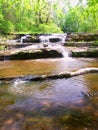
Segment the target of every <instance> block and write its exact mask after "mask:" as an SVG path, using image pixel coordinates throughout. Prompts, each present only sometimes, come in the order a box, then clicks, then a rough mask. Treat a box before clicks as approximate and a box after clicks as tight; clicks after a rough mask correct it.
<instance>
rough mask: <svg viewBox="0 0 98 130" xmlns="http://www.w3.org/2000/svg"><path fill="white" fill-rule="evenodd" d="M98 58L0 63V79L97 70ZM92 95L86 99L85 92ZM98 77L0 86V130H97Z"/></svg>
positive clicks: (66, 58)
mask: <svg viewBox="0 0 98 130" xmlns="http://www.w3.org/2000/svg"><path fill="white" fill-rule="evenodd" d="M97 62H98V60H97V59H83V58H81V59H74V58H68V56H67V57H65V58H58V59H41V60H40V59H37V60H23V61H4V62H0V77H10V76H23V75H41V74H47V75H49V74H57V73H59V72H62V71H75V70H78V69H80V68H85V67H98V63H97ZM88 92H90V93H93V94H94V93H95V94H96V95H95V96H91V97H90V96H87V95H86V93H88ZM97 92H98V74H88V75H83V76H78V77H74V78H69V79H58V80H46V81H41V82H28V81H22V80H20V79H17V80H15V81H14V82H11V83H8V84H7V83H6V84H4V83H2V82H1V83H0V130H97V128H98V93H97Z"/></svg>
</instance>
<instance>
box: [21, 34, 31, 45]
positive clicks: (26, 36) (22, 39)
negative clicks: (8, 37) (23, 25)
mask: <svg viewBox="0 0 98 130" xmlns="http://www.w3.org/2000/svg"><path fill="white" fill-rule="evenodd" d="M28 37H30V35H25V36H22V37H21V39H20V43H23V42H24V40H26V39H27V38H28Z"/></svg>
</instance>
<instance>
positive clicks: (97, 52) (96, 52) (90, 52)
mask: <svg viewBox="0 0 98 130" xmlns="http://www.w3.org/2000/svg"><path fill="white" fill-rule="evenodd" d="M71 56H72V57H91V58H92V57H95V58H96V57H98V48H78V49H75V50H72V51H71Z"/></svg>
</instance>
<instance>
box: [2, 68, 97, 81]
mask: <svg viewBox="0 0 98 130" xmlns="http://www.w3.org/2000/svg"><path fill="white" fill-rule="evenodd" d="M88 73H98V68H84V69H79V70H77V71H74V72H67V71H63V72H60V73H58V74H52V75H40V76H32V75H28V76H19V77H5V78H0V81H1V82H9V81H15V80H17V79H20V80H23V81H43V80H47V79H51V80H53V79H62V78H65V79H68V78H71V77H75V76H79V75H84V74H88Z"/></svg>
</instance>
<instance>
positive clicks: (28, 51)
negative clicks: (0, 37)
mask: <svg viewBox="0 0 98 130" xmlns="http://www.w3.org/2000/svg"><path fill="white" fill-rule="evenodd" d="M59 49H60V48H56V47H55V46H53V47H52V46H50V47H43V46H42V45H41V46H34V45H31V46H28V47H24V48H20V49H14V50H13V49H12V50H7V51H2V52H0V60H2V61H3V60H25V59H40V58H61V57H63V54H62V51H60V50H59Z"/></svg>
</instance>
